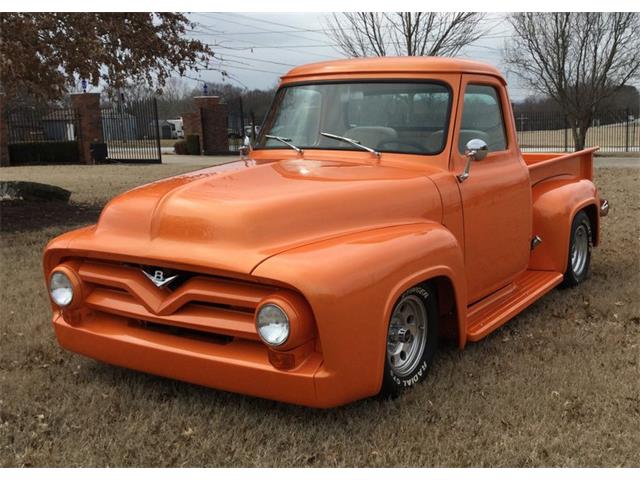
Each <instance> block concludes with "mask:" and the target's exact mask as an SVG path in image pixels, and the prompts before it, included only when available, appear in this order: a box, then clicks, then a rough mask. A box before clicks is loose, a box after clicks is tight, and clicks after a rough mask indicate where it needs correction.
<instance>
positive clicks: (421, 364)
mask: <svg viewBox="0 0 640 480" xmlns="http://www.w3.org/2000/svg"><path fill="white" fill-rule="evenodd" d="M418 302H420V303H419V304H418ZM420 305H421V306H422V307H420ZM405 306H406V307H405ZM409 307H410V309H412V311H415V312H424V313H425V314H426V318H424V320H423V322H422V324H423V325H424V326H425V332H426V336H425V338H424V340H422V339H421V337H420V333H419V332H420V329H419V326H420V320H419V318H416V319H414V320H413V322H415V323H414V324H413V325H412V324H411V321H410V320H408V318H409V317H411V311H410V312H409V313H408V314H407V313H406V311H405V310H402V311H403V312H405V313H404V314H403V313H402V312H401V311H400V310H399V309H404V308H409ZM413 309H415V310H413ZM417 315H421V313H417ZM403 316H406V317H407V319H405V320H404V321H402V320H401V318H402V317H403ZM400 324H404V325H406V327H407V328H403V329H404V330H405V332H399V330H398V326H399V325H400ZM401 330H402V329H401ZM406 330H409V334H407V333H406ZM412 332H415V334H414V335H413V339H410V338H409V337H408V335H411V334H412ZM399 336H400V337H401V338H399ZM392 338H393V339H394V340H396V342H394V341H392ZM417 339H420V340H417ZM385 340H386V342H385V345H386V348H385V362H384V372H383V377H382V389H381V392H380V393H381V394H382V395H383V396H385V397H396V396H398V395H399V394H401V393H402V392H403V391H405V390H407V389H409V388H411V387H412V386H413V385H415V384H416V383H418V382H420V381H422V380H424V378H425V377H426V376H427V372H428V371H429V367H430V366H431V362H432V361H433V357H434V356H435V353H436V348H437V345H438V299H437V297H436V290H435V288H433V286H431V285H418V286H416V287H412V288H410V289H409V290H407V291H406V292H404V293H403V294H402V295H401V296H400V298H399V299H398V301H397V302H396V304H395V305H394V307H393V310H392V313H391V318H390V319H389V324H388V326H387V338H386V339H385ZM400 340H403V341H400ZM414 341H416V343H415V344H412V342H414ZM418 341H419V342H420V344H422V343H423V344H424V345H423V348H421V347H420V346H419V344H418V343H417V342H418ZM401 344H402V346H401V347H398V346H399V345H401ZM398 348H401V349H403V348H409V349H412V348H418V349H420V348H421V351H420V350H416V351H415V352H414V351H413V350H410V351H409V353H408V355H405V357H406V358H405V359H404V360H403V359H402V358H401V354H402V350H400V351H399V353H395V352H398ZM412 352H413V353H412ZM398 359H400V360H398ZM394 362H395V363H396V364H395V365H394ZM403 362H406V363H403ZM399 367H402V368H399Z"/></svg>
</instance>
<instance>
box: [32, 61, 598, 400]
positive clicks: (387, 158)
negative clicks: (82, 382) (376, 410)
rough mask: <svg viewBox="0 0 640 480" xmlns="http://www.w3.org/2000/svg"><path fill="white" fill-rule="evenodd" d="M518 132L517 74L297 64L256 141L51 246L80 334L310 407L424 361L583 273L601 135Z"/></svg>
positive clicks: (178, 374) (59, 322)
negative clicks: (550, 142)
mask: <svg viewBox="0 0 640 480" xmlns="http://www.w3.org/2000/svg"><path fill="white" fill-rule="evenodd" d="M594 150H595V149H588V150H583V151H580V152H575V153H569V154H554V153H524V154H523V153H522V152H521V151H520V149H519V147H518V144H517V141H516V130H515V126H514V121H513V112H512V110H511V104H510V102H509V97H508V95H507V89H506V83H505V80H504V78H503V77H502V75H501V74H500V73H499V72H498V71H497V70H496V69H495V68H493V67H491V66H488V65H485V64H482V63H477V62H471V61H463V60H457V59H447V58H426V57H423V58H420V57H409V58H375V59H358V60H345V61H335V62H326V63H317V64H312V65H306V66H302V67H298V68H294V69H293V70H291V71H290V72H289V73H288V74H286V75H285V76H284V77H283V78H282V81H281V84H280V87H279V89H278V91H277V93H276V96H275V100H274V102H273V105H272V108H271V110H270V112H269V114H268V116H267V117H266V120H265V122H264V125H263V127H262V129H261V131H260V135H259V136H258V138H257V140H256V142H255V144H254V145H253V146H247V148H246V149H245V151H244V152H243V154H242V156H241V158H240V159H239V160H238V161H235V162H232V163H228V164H225V165H221V166H217V167H212V168H206V169H204V170H199V171H195V172H192V173H188V174H184V175H179V176H176V177H173V178H168V179H165V180H160V181H157V182H154V183H151V184H149V185H145V186H142V187H139V188H135V189H133V190H131V191H129V192H127V193H124V194H122V195H120V196H118V197H116V198H114V199H113V200H112V201H111V202H109V203H108V204H107V205H106V207H105V208H104V210H103V212H102V214H101V216H100V219H99V221H98V223H97V224H96V225H92V226H89V227H86V228H81V229H79V230H75V231H72V232H69V233H67V234H64V235H62V236H60V237H58V238H56V239H54V240H53V241H52V242H51V243H50V244H49V245H48V246H47V248H46V251H45V254H44V270H45V275H46V278H47V282H48V287H49V292H50V296H51V305H52V307H53V326H54V328H55V332H56V335H57V338H58V341H59V342H60V345H62V347H64V348H66V349H68V350H71V351H73V352H77V353H80V354H82V355H86V356H88V357H92V358H95V359H98V360H101V361H104V362H109V363H111V364H115V365H120V366H123V367H128V368H132V369H136V370H141V371H144V372H149V373H152V374H156V375H162V376H166V377H171V378H175V379H180V380H184V381H187V382H193V383H196V384H201V385H206V386H210V387H214V388H219V389H223V390H228V391H233V392H239V393H243V394H248V395H255V396H259V397H265V398H270V399H275V400H279V401H285V402H291V403H297V404H302V405H308V406H313V407H332V406H337V405H341V404H345V403H347V402H351V401H354V400H357V399H361V398H364V397H369V396H373V395H376V394H378V393H383V394H388V395H395V394H397V393H400V392H401V391H403V390H404V389H407V388H410V387H411V386H412V385H414V384H415V383H417V382H419V381H420V380H422V379H423V378H424V377H425V375H426V374H427V371H428V369H429V366H430V364H431V362H432V359H433V357H434V354H435V353H436V347H437V343H438V340H439V339H443V338H444V339H447V338H449V339H452V340H453V341H454V342H456V343H457V345H459V347H460V348H461V349H462V348H464V346H465V344H466V343H467V342H476V341H479V340H481V339H482V338H483V337H485V336H486V335H488V334H489V333H491V332H492V331H493V330H495V329H496V328H498V327H500V326H501V325H502V324H504V323H505V322H507V321H508V320H509V319H511V318H513V317H514V316H515V315H516V314H517V313H518V312H521V311H522V310H523V309H524V308H526V307H527V306H528V305H530V304H531V303H533V302H534V301H536V300H537V299H539V298H540V297H541V296H542V295H544V294H545V293H547V292H548V291H550V290H551V289H553V288H554V287H556V286H569V287H573V286H575V285H578V284H579V283H581V282H582V281H583V280H585V278H586V277H587V274H588V270H589V262H590V256H591V250H592V246H594V245H597V244H598V242H599V221H600V218H599V217H600V216H602V215H605V214H606V213H607V210H608V204H607V202H606V201H604V200H602V199H601V198H600V196H599V194H598V190H597V189H596V187H595V185H594V184H593V181H592V180H593V176H592V174H593V160H592V156H593V152H594Z"/></svg>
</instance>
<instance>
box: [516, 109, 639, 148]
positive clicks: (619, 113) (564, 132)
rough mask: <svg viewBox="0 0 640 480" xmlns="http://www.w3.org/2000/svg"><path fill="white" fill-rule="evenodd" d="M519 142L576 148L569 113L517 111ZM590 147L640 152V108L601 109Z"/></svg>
mask: <svg viewBox="0 0 640 480" xmlns="http://www.w3.org/2000/svg"><path fill="white" fill-rule="evenodd" d="M514 116H515V122H516V130H517V132H518V142H519V144H520V148H521V149H522V150H523V151H549V152H551V151H565V152H571V151H574V150H575V141H574V138H573V132H572V129H571V127H570V124H569V122H568V120H567V117H566V115H564V114H563V113H561V112H552V111H551V112H550V111H521V110H516V111H515V113H514ZM585 146H586V147H595V146H599V147H600V151H602V152H640V112H638V110H632V109H626V110H616V111H606V112H600V113H598V114H597V115H596V116H595V118H594V120H593V122H592V123H591V126H590V128H589V130H588V131H587V138H586V145H585Z"/></svg>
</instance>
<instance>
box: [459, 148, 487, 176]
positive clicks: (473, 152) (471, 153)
mask: <svg viewBox="0 0 640 480" xmlns="http://www.w3.org/2000/svg"><path fill="white" fill-rule="evenodd" d="M487 153H489V146H488V145H487V142H485V141H484V140H480V139H479V138H473V139H471V140H469V141H468V142H467V146H466V148H465V149H464V154H465V156H466V157H467V164H466V165H465V166H464V172H462V173H461V174H460V175H458V181H459V182H460V183H462V182H464V181H465V180H466V179H467V178H469V170H470V169H471V162H472V161H474V160H475V161H478V160H483V159H484V158H485V157H486V156H487Z"/></svg>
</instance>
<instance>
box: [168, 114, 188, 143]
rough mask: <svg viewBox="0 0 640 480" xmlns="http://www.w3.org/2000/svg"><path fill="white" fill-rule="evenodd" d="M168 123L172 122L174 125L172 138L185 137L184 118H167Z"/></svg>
mask: <svg viewBox="0 0 640 480" xmlns="http://www.w3.org/2000/svg"><path fill="white" fill-rule="evenodd" d="M167 123H170V124H171V125H173V128H172V132H171V135H172V137H171V138H184V130H183V128H182V118H176V119H173V120H167Z"/></svg>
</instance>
